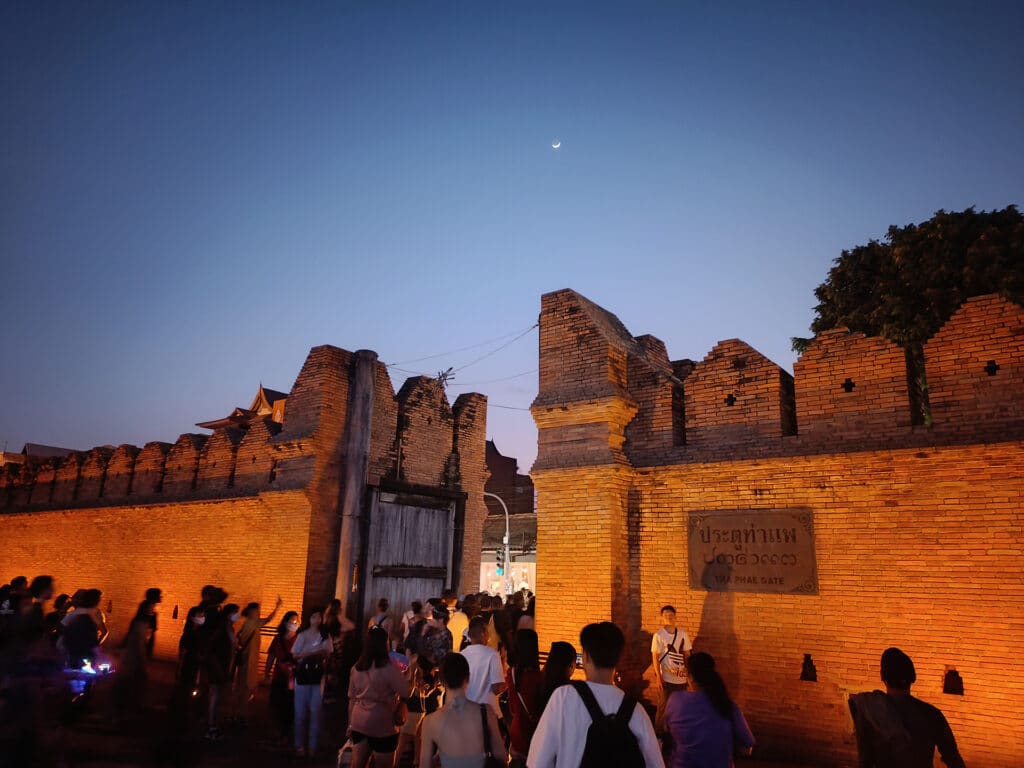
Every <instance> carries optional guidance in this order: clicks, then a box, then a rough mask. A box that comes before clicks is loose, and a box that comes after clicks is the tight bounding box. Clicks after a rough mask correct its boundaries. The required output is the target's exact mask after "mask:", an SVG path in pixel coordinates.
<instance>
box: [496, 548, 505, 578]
mask: <svg viewBox="0 0 1024 768" xmlns="http://www.w3.org/2000/svg"><path fill="white" fill-rule="evenodd" d="M495 554H496V556H497V558H498V567H497V568H495V572H496V573H497V574H498V575H499V576H504V575H505V550H504V549H498V551H497V552H496V553H495Z"/></svg>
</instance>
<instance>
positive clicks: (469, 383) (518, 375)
mask: <svg viewBox="0 0 1024 768" xmlns="http://www.w3.org/2000/svg"><path fill="white" fill-rule="evenodd" d="M538 370H540V369H539V368H534V369H532V370H529V371H523V372H522V373H514V374H512V375H511V376H502V377H501V378H500V379H487V380H486V381H463V382H461V383H460V384H459V386H460V387H479V386H482V385H484V384H497V383H498V382H499V381H510V380H512V379H518V378H521V377H523V376H529V375H530V374H531V373H536V372H537V371H538Z"/></svg>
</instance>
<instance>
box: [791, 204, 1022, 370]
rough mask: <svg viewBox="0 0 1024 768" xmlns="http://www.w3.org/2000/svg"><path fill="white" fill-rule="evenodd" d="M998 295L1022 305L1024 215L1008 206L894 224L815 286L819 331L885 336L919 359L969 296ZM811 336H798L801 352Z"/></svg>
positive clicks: (852, 251) (797, 348) (844, 257)
mask: <svg viewBox="0 0 1024 768" xmlns="http://www.w3.org/2000/svg"><path fill="white" fill-rule="evenodd" d="M986 293H998V294H1000V295H1002V296H1005V297H1006V298H1008V299H1010V300H1012V301H1015V302H1017V303H1020V304H1024V216H1022V215H1021V213H1020V212H1019V211H1018V210H1017V208H1016V206H1013V205H1010V206H1007V207H1006V208H1004V209H1003V210H996V211H980V212H979V211H975V210H974V208H973V207H971V208H968V209H967V210H965V211H953V212H946V211H942V210H940V211H938V212H937V213H936V214H935V215H934V216H933V217H932V218H930V219H929V220H928V221H926V222H923V223H921V224H910V225H907V226H905V227H897V226H891V227H889V231H888V232H887V233H886V236H885V239H884V240H883V241H881V242H879V241H877V240H872V241H870V242H869V243H868V244H867V245H859V246H857V247H856V248H852V249H850V250H848V251H843V253H842V255H840V257H839V258H838V259H836V260H835V262H834V266H833V267H832V269H831V270H830V271H829V273H828V279H827V280H825V282H824V283H822V284H821V285H819V286H818V287H817V289H815V291H814V294H815V296H816V297H817V299H818V305H817V307H816V308H815V318H814V321H813V322H812V323H811V330H812V331H814V333H816V334H817V333H820V332H821V331H826V330H830V329H833V328H839V327H843V326H845V327H847V328H849V329H850V330H852V331H859V332H861V333H865V334H867V335H869V336H884V337H885V338H887V339H890V340H891V341H893V342H895V343H896V344H898V345H899V346H901V347H903V348H904V349H906V350H907V352H908V356H909V357H910V358H919V357H920V354H921V349H922V347H923V345H924V343H925V342H926V341H927V340H928V339H929V338H930V337H931V336H933V335H934V334H935V332H936V331H938V330H939V328H940V327H941V326H942V324H943V323H945V322H946V321H947V320H948V319H949V318H950V317H951V316H952V314H953V313H954V312H955V311H956V310H957V309H958V308H959V307H960V305H961V304H963V303H964V301H965V300H967V299H968V298H970V297H971V296H978V295H981V294H986ZM810 341H811V340H810V339H799V338H794V339H793V349H794V350H795V351H797V352H802V351H803V349H805V348H806V345H807V344H809V343H810Z"/></svg>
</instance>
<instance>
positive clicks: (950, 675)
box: [942, 667, 964, 696]
mask: <svg viewBox="0 0 1024 768" xmlns="http://www.w3.org/2000/svg"><path fill="white" fill-rule="evenodd" d="M942 692H943V693H949V694H952V695H953V696H963V695H964V679H963V678H962V677H960V673H959V672H957V671H956V669H955V668H954V667H949V668H948V669H946V676H945V678H944V679H943V681H942Z"/></svg>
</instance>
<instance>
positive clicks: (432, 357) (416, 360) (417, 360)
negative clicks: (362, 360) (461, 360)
mask: <svg viewBox="0 0 1024 768" xmlns="http://www.w3.org/2000/svg"><path fill="white" fill-rule="evenodd" d="M538 325H539V323H534V324H533V325H531V326H530V327H529V328H527V329H526V330H525V331H512V332H511V333H504V334H502V335H501V336H495V337H494V338H493V339H485V340H484V341H479V342H477V343H476V344H470V345H469V346H467V347H459V348H458V349H453V350H450V351H448V352H439V353H438V354H436V355H427V356H426V357H416V358H413V359H412V360H399V361H398V362H396V363H388V364H387V367H388V368H395V367H397V366H399V365H408V364H409V363H421V362H423V361H424V360H436V359H437V358H439V357H447V356H448V355H457V354H458V353H459V352H466V351H467V350H470V349H476V348H477V347H484V346H487V345H488V344H493V343H494V342H496V341H502V340H503V339H507V338H508V337H509V336H516V338H519V336H525V335H526V334H527V333H529V332H530V331H532V330H533V329H534V328H536V327H537V326H538ZM517 334H518V335H517ZM515 340H516V339H513V340H512V341H515ZM510 343H511V342H510ZM467 365H472V363H467ZM463 367H465V366H463ZM398 370H400V371H401V370H403V369H401V368H398Z"/></svg>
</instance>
